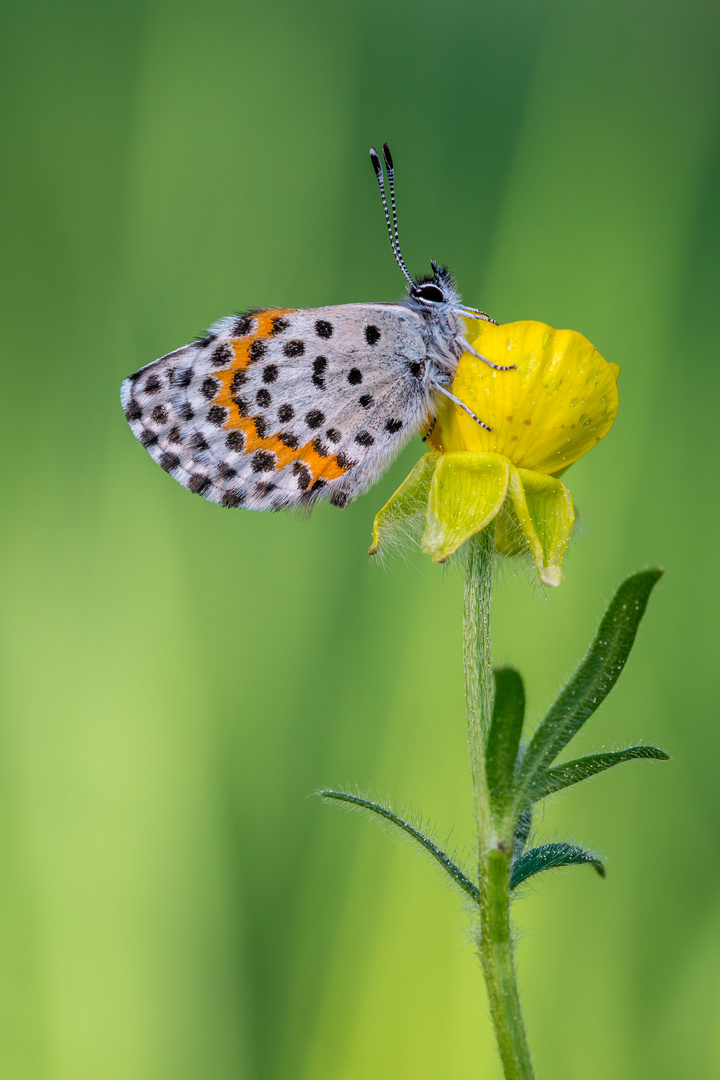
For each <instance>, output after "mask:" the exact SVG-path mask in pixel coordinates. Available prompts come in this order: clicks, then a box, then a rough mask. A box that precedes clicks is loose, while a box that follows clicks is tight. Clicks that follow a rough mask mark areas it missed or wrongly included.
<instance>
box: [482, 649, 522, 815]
mask: <svg viewBox="0 0 720 1080" xmlns="http://www.w3.org/2000/svg"><path fill="white" fill-rule="evenodd" d="M493 674H494V676H495V703H494V706H493V715H492V721H491V723H490V731H489V733H488V743H487V780H488V787H489V788H490V794H491V796H492V799H493V802H494V803H495V804H496V805H497V806H500V807H504V806H506V805H507V803H508V802H509V801H510V799H511V798H512V793H513V776H514V773H515V762H516V761H517V756H518V748H519V746H520V735H521V734H522V726H523V720H524V719H525V688H524V687H523V681H522V678H521V676H520V673H519V672H518V671H515V669H514V668H495V670H494V672H493Z"/></svg>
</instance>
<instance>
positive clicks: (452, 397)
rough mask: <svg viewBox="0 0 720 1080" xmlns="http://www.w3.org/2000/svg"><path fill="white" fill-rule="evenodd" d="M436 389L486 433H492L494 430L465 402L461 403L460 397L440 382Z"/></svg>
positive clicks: (436, 384)
mask: <svg viewBox="0 0 720 1080" xmlns="http://www.w3.org/2000/svg"><path fill="white" fill-rule="evenodd" d="M435 387H436V389H437V390H439V391H440V393H441V394H442V395H443V396H444V397H446V398H448V399H449V400H450V401H454V402H455V404H456V405H457V406H458V408H460V409H462V410H463V411H464V412H466V413H467V414H468V416H471V417H472V419H473V420H474V421H475V423H476V424H479V425H480V427H481V428H485V430H486V431H492V428H491V427H490V426H489V425H488V424H486V423H485V422H484V421H483V420H481V419H480V417H479V416H476V415H475V413H474V412H473V411H472V409H471V408H469V407H468V406H467V405H466V404H465V402H464V401H461V400H460V398H459V397H455V395H454V394H451V393H450V391H449V390H446V389H445V387H444V386H441V385H440V383H438V382H436V383H435Z"/></svg>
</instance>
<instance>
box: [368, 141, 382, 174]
mask: <svg viewBox="0 0 720 1080" xmlns="http://www.w3.org/2000/svg"><path fill="white" fill-rule="evenodd" d="M370 160H371V161H372V163H373V169H374V170H375V173H376V175H377V176H378V178H380V177H381V176H382V165H381V164H380V158H379V156H378V152H377V150H376V149H375V147H374V146H371V147H370Z"/></svg>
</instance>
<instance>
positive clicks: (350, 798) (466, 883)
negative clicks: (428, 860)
mask: <svg viewBox="0 0 720 1080" xmlns="http://www.w3.org/2000/svg"><path fill="white" fill-rule="evenodd" d="M318 795H322V797H323V799H331V800H334V801H336V802H344V803H347V804H348V805H349V806H351V807H353V808H354V809H356V810H366V811H369V812H370V813H371V814H377V816H378V817H380V818H383V820H385V821H389V822H390V823H391V824H392V825H395V826H396V827H397V828H398V829H401V830H402V831H403V832H404V833H406V834H407V835H408V836H411V837H412V838H413V840H416V841H417V842H418V844H421V845H422V847H424V848H425V850H426V851H428V852H429V853H430V854H431V855H432V857H433V858H434V859H435V860H436V861H437V862H438V863H439V864H440V866H442V868H443V870H445V871H446V873H448V874H449V875H450V877H451V878H452V880H453V882H454V883H455V885H459V886H460V888H461V889H462V890H463V891H464V892H466V893H467V894H468V896H470V897H472V899H473V900H475V901H476V903H479V901H480V890H479V889H478V887H477V886H476V885H474V884H473V883H472V881H471V880H470V878H469V877H467V875H466V874H464V873H463V871H462V870H461V869H460V867H459V866H457V864H456V863H454V862H453V860H452V859H451V858H450V856H449V855H448V854H446V852H444V851H443V850H442V848H440V847H438V845H437V844H436V843H435V842H434V840H431V839H430V837H429V836H425V835H424V834H423V833H422V832H420V830H419V829H417V828H415V826H414V825H411V824H410V822H409V821H406V820H405V819H404V818H401V817H400V816H399V815H398V814H396V813H394V811H392V810H389V809H388V808H387V806H382V805H381V804H380V803H375V802H371V801H370V799H363V798H362V797H361V796H360V795H351V794H350V793H349V792H347V791H318Z"/></svg>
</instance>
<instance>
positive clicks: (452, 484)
mask: <svg viewBox="0 0 720 1080" xmlns="http://www.w3.org/2000/svg"><path fill="white" fill-rule="evenodd" d="M509 469H510V465H509V462H508V461H507V460H506V459H505V458H503V457H501V456H500V455H499V454H471V453H450V454H444V455H443V456H442V457H441V458H440V460H439V461H438V464H437V468H436V469H435V472H434V474H433V478H432V484H431V486H430V500H429V503H428V511H427V527H426V529H425V535H424V536H423V538H422V541H421V544H420V547H421V548H422V550H423V551H424V552H426V553H427V554H429V555H432V557H433V559H434V560H435V562H444V561H445V559H447V558H448V556H450V555H452V553H453V552H454V551H457V549H458V548H459V547H460V545H461V544H464V543H465V541H466V540H469V539H470V537H471V536H473V535H474V534H475V533H476V532H480V530H481V529H484V528H485V526H486V525H487V524H488V523H489V522H490V521H492V519H493V518H494V517H495V515H496V514H497V513H498V511H499V510H500V508H501V506H502V504H503V502H504V501H505V496H506V494H507V487H508V473H509Z"/></svg>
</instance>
